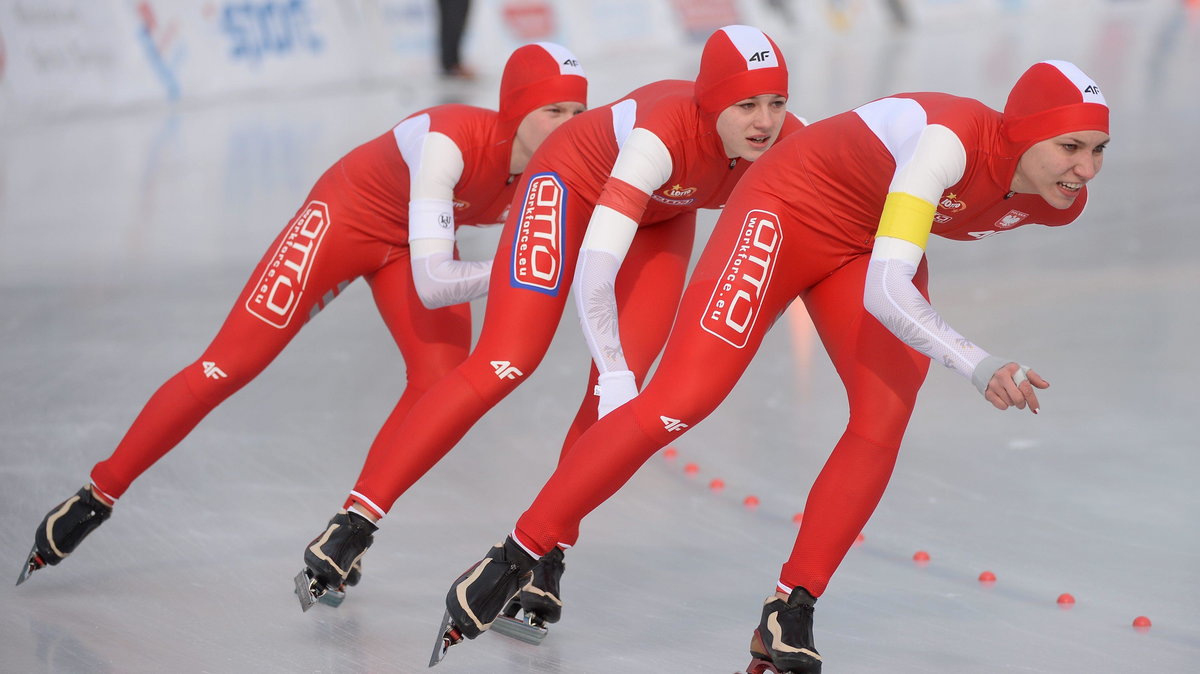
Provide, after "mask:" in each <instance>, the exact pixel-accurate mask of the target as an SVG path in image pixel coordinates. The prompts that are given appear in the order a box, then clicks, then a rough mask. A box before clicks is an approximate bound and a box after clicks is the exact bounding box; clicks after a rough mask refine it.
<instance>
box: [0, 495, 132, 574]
mask: <svg viewBox="0 0 1200 674" xmlns="http://www.w3.org/2000/svg"><path fill="white" fill-rule="evenodd" d="M109 515H112V506H109V505H105V504H104V503H103V502H101V501H100V499H98V498H96V496H95V494H93V493H92V490H91V488H89V487H84V488H83V489H80V490H79V491H78V492H76V493H75V495H74V496H72V497H71V498H69V499H67V500H65V501H63V502H62V503H59V504H58V505H56V506H54V508H53V509H52V510H51V511H50V512H48V513H46V517H44V518H43V519H42V523H41V524H40V525H38V528H37V532H36V533H35V534H34V537H33V540H34V543H33V549H32V550H30V551H29V558H28V559H27V560H26V562H25V567H24V568H22V569H21V575H20V576H19V577H18V578H17V585H20V584H21V583H24V582H25V579H26V578H29V574H31V573H33V572H34V571H37V570H38V569H40V568H42V567H44V566H46V565H47V564H49V565H50V566H54V565H55V564H58V563H59V562H61V561H62V560H63V559H64V558H66V556H67V555H69V554H71V553H72V552H74V550H75V548H76V547H77V546H78V545H79V544H80V543H81V542H82V541H83V539H84V538H86V537H87V535H88V534H90V533H92V531H93V530H95V528H96V527H98V526H100V525H101V524H102V523H103V522H104V520H106V519H108V517H109Z"/></svg>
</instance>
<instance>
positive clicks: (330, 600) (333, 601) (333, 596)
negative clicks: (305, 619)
mask: <svg viewBox="0 0 1200 674" xmlns="http://www.w3.org/2000/svg"><path fill="white" fill-rule="evenodd" d="M360 580H362V558H361V557H360V558H359V559H357V560H355V561H354V566H351V567H350V573H348V574H346V580H345V582H343V583H342V584H341V585H339V586H337V587H336V588H333V587H331V588H329V589H327V590H325V594H323V595H321V596H320V597H317V601H319V602H321V603H322V604H324V605H326V606H332V607H333V608H337V607H339V606H341V605H342V602H343V601H346V588H347V587H354V586H355V585H358V581H360Z"/></svg>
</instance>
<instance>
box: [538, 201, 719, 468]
mask: <svg viewBox="0 0 1200 674" xmlns="http://www.w3.org/2000/svg"><path fill="white" fill-rule="evenodd" d="M695 234H696V214H695V212H691V213H684V214H681V215H677V216H675V217H674V218H671V219H670V220H667V221H665V222H661V223H658V224H655V225H652V226H649V227H643V228H641V229H639V230H638V233H637V236H636V237H634V240H633V243H632V244H631V245H630V247H629V252H628V253H626V255H625V260H624V261H623V262H622V264H621V271H620V273H619V274H618V275H617V281H616V286H615V288H614V293H615V294H616V298H617V324H618V326H619V329H620V334H621V350H622V351H623V352H624V356H625V362H626V364H627V365H629V369H630V370H631V371H632V372H633V375H634V378H635V379H636V381H637V383H638V387H639V388H641V386H642V385H643V384H644V382H645V380H646V374H647V372H649V371H650V366H651V365H653V364H654V360H655V359H656V358H658V354H659V353H661V352H662V349H663V344H665V343H666V341H667V335H669V334H670V332H671V324H672V323H673V322H674V320H675V308H676V307H677V306H678V305H679V298H680V296H681V295H682V294H683V285H684V282H685V281H686V279H687V266H688V259H689V258H690V257H691V254H692V244H693V241H694V240H695ZM590 370H591V372H590V376H589V379H588V384H587V388H586V389H584V396H583V402H582V403H581V404H580V406H579V411H578V413H576V415H575V419H574V421H573V422H572V423H571V427H570V429H569V430H568V431H567V436H566V438H565V439H564V441H563V445H562V449H561V451H560V457H561V455H562V454H563V453H565V452H566V451H567V449H569V448H570V447H571V445H573V444H574V443H575V440H576V439H577V438H578V437H579V436H580V434H582V433H583V432H584V431H585V430H587V428H588V427H589V426H591V425H592V424H593V423H595V421H596V405H597V402H598V397H597V396H596V394H595V391H596V383H597V377H598V372H597V371H596V366H595V363H593V364H592V366H591V368H590Z"/></svg>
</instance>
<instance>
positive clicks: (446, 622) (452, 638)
mask: <svg viewBox="0 0 1200 674" xmlns="http://www.w3.org/2000/svg"><path fill="white" fill-rule="evenodd" d="M462 640H463V634H462V632H461V631H459V629H458V626H457V625H455V624H454V620H453V619H451V618H450V612H449V611H446V612H445V613H443V614H442V624H441V626H440V627H438V638H437V641H435V642H433V653H432V654H431V655H430V656H429V666H430V667H433V666H434V665H436V664H437V663H439V662H441V661H442V659H443V658H445V657H446V651H449V650H450V647H451V646H453V645H454V644H457V643H459V642H461V641H462Z"/></svg>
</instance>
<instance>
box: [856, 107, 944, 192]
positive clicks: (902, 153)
mask: <svg viewBox="0 0 1200 674" xmlns="http://www.w3.org/2000/svg"><path fill="white" fill-rule="evenodd" d="M854 112H855V113H856V114H857V115H858V116H859V117H860V118H861V119H862V120H863V122H864V123H865V124H866V125H867V127H868V128H869V129H870V130H871V132H872V133H873V134H875V137H876V138H878V139H879V141H880V142H881V143H883V145H884V147H886V148H887V150H888V152H889V153H890V154H891V155H892V159H894V160H895V162H896V173H895V175H894V176H893V177H892V183H891V185H890V187H889V189H888V191H889V192H905V193H907V194H911V195H912V196H914V197H918V198H921V199H924V200H925V201H928V202H929V203H931V204H937V203H938V201H940V200H941V198H942V193H943V192H944V191H945V190H946V188H947V187H949V186H951V185H953V184H955V183H957V182H958V181H959V180H962V177H963V172H964V171H966V167H967V151H966V148H965V147H964V146H963V144H962V141H961V140H960V139H959V138H958V136H957V135H955V133H954V132H953V131H951V130H950V129H949V128H947V127H945V126H942V125H941V124H929V119H928V117H927V115H926V114H925V108H922V107H921V104H920V103H917V102H916V101H915V100H913V99H911V98H882V99H879V100H877V101H872V102H870V103H868V104H866V105H863V106H860V107H858V108H855V110H854Z"/></svg>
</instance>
